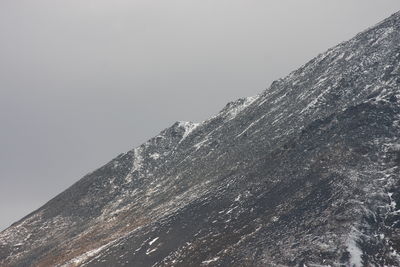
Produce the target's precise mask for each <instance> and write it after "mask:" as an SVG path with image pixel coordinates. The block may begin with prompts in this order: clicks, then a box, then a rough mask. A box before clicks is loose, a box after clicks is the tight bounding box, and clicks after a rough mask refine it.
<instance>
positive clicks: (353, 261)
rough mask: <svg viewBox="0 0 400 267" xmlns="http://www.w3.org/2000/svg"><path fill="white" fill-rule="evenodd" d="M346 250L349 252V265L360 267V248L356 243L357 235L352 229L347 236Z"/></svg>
mask: <svg viewBox="0 0 400 267" xmlns="http://www.w3.org/2000/svg"><path fill="white" fill-rule="evenodd" d="M346 245H347V251H348V252H349V253H350V260H349V263H350V266H351V267H361V266H363V265H362V258H361V256H362V254H363V252H362V250H361V249H360V248H359V247H358V245H357V235H356V234H355V232H354V231H352V233H351V234H350V236H349V239H348V240H347V244H346Z"/></svg>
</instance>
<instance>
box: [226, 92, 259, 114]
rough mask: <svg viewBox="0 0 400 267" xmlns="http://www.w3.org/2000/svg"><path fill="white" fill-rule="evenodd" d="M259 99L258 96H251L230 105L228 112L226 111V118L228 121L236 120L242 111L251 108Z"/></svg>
mask: <svg viewBox="0 0 400 267" xmlns="http://www.w3.org/2000/svg"><path fill="white" fill-rule="evenodd" d="M258 98H259V96H258V95H256V96H249V97H246V98H241V99H238V100H236V101H234V102H231V103H229V104H228V105H229V106H228V110H227V111H225V114H226V117H227V118H228V120H232V119H234V118H235V117H236V116H237V115H238V114H239V113H240V112H241V111H243V110H244V109H245V108H247V107H248V106H250V104H252V103H253V102H254V101H256V100H257V99H258Z"/></svg>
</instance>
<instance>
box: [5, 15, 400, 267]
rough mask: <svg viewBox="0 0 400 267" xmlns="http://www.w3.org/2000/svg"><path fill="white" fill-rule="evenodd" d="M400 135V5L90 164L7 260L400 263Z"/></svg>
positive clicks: (10, 245)
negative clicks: (214, 107) (298, 63)
mask: <svg viewBox="0 0 400 267" xmlns="http://www.w3.org/2000/svg"><path fill="white" fill-rule="evenodd" d="M205 106H206V104H205ZM399 137H400V13H396V14H394V15H392V16H391V17H389V18H387V19H386V20H384V21H383V22H381V23H379V24H378V25H376V26H374V27H371V28H370V29H367V30H366V31H364V32H362V33H360V34H358V35H357V36H355V37H354V38H353V39H351V40H349V41H347V42H344V43H341V44H339V45H338V46H336V47H334V48H331V49H329V50H328V51H327V52H325V53H322V54H320V55H318V56H317V57H316V58H314V59H313V60H311V61H310V62H308V63H306V64H305V65H304V66H302V67H300V68H299V69H298V70H295V71H293V72H292V73H290V74H289V75H288V76H287V77H285V78H283V79H280V80H277V81H275V82H274V83H273V84H272V85H271V86H270V87H269V88H267V89H266V90H265V91H263V92H261V93H260V94H259V95H257V96H254V97H248V98H244V99H238V100H236V101H234V102H231V103H229V104H227V105H226V107H225V108H224V109H223V110H221V111H220V112H219V113H218V114H217V115H216V116H214V117H212V118H210V119H209V120H207V121H204V122H202V123H198V124H196V123H191V122H177V123H175V124H174V125H172V126H171V127H170V128H168V129H165V130H164V131H162V132H161V133H160V134H159V135H157V136H155V137H154V138H152V139H150V140H149V141H147V142H146V143H144V144H142V145H141V146H139V147H137V148H135V149H133V150H130V151H129V152H127V153H124V154H121V155H119V156H118V157H116V158H115V159H113V160H112V161H110V162H109V163H107V164H106V165H104V166H103V167H101V168H99V169H98V170H96V171H94V172H92V173H89V174H87V175H86V176H85V177H83V178H82V179H81V180H80V181H78V182H77V183H75V184H74V185H72V186H71V187H70V188H68V189H67V190H65V191H64V192H63V193H61V194H60V195H58V196H57V197H55V198H54V199H52V200H50V201H49V202H48V203H47V204H45V205H44V206H43V207H41V208H40V209H38V210H36V211H34V212H33V213H31V214H29V215H27V216H26V217H25V218H23V219H21V220H20V221H18V222H16V223H14V224H13V225H12V226H10V227H9V228H8V229H6V230H5V231H3V232H1V233H0V266H400V254H399V251H400V208H399V207H400V173H399V168H400V138H399Z"/></svg>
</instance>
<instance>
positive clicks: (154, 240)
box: [149, 237, 159, 246]
mask: <svg viewBox="0 0 400 267" xmlns="http://www.w3.org/2000/svg"><path fill="white" fill-rule="evenodd" d="M158 239H159V237H156V238H154V239H153V240H151V241H150V242H149V245H150V246H151V245H153V244H154V242H156V241H157V240H158Z"/></svg>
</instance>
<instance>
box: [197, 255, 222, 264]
mask: <svg viewBox="0 0 400 267" xmlns="http://www.w3.org/2000/svg"><path fill="white" fill-rule="evenodd" d="M217 260H219V257H215V258H212V259H210V260H206V261H203V262H201V263H202V264H203V265H207V264H210V263H212V262H215V261H217Z"/></svg>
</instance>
